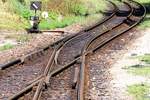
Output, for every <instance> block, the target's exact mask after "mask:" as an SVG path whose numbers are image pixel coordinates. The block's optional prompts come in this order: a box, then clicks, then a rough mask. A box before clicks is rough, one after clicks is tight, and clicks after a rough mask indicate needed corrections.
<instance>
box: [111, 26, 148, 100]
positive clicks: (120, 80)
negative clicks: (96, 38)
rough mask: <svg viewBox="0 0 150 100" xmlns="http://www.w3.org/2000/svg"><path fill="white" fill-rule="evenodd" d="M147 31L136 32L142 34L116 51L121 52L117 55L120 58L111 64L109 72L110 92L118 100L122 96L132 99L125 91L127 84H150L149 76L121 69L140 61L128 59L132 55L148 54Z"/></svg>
mask: <svg viewBox="0 0 150 100" xmlns="http://www.w3.org/2000/svg"><path fill="white" fill-rule="evenodd" d="M149 33H150V29H146V30H143V31H140V32H138V33H136V34H142V36H141V37H139V38H137V39H136V40H135V41H134V42H133V43H132V44H131V45H130V46H129V48H128V49H126V50H123V51H118V53H119V52H120V53H121V55H119V58H120V59H118V60H117V61H116V63H114V64H113V65H112V68H111V69H110V72H111V74H112V78H113V79H112V81H111V84H112V94H113V95H114V96H115V97H116V98H120V99H119V100H126V99H124V98H128V100H134V98H133V97H131V96H130V95H129V94H128V93H127V86H129V85H133V84H140V83H145V82H146V83H148V84H150V78H147V77H143V76H137V75H133V74H129V73H128V72H127V71H126V70H124V69H123V68H124V67H125V66H131V65H136V64H139V63H140V62H139V61H137V60H136V59H130V57H131V56H132V55H144V54H150V44H149V41H150V34H149ZM120 53H119V54H120ZM116 100H118V99H116Z"/></svg>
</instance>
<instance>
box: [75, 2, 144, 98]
mask: <svg viewBox="0 0 150 100" xmlns="http://www.w3.org/2000/svg"><path fill="white" fill-rule="evenodd" d="M133 2H134V1H132V3H133ZM136 3H137V2H136ZM138 4H139V3H138ZM139 5H140V6H142V5H141V4H139ZM142 7H143V10H144V11H143V16H141V19H139V21H137V22H136V23H135V24H133V25H132V26H130V27H129V28H128V29H126V30H124V31H122V32H120V33H119V34H116V35H115V36H113V37H111V38H109V39H107V40H105V41H103V42H102V43H100V45H98V46H97V47H96V48H94V49H93V50H90V51H88V47H89V46H90V44H91V43H92V42H93V41H94V40H95V39H97V38H98V37H99V36H98V37H95V38H93V39H91V41H89V43H87V45H85V48H84V49H83V53H82V54H83V57H82V65H81V71H80V83H79V88H78V96H77V98H78V100H84V77H85V74H84V73H85V61H86V56H87V55H88V54H89V53H87V51H88V52H90V53H91V52H95V51H96V50H98V49H99V48H101V47H103V46H104V45H106V44H107V43H108V42H110V41H111V40H113V39H114V38H116V37H118V36H120V35H121V34H123V33H125V32H127V31H129V30H130V29H131V28H133V27H134V26H136V25H137V24H138V23H139V22H140V21H141V20H142V19H143V18H144V17H145V15H146V9H145V7H144V6H142ZM84 52H86V54H85V53H84Z"/></svg>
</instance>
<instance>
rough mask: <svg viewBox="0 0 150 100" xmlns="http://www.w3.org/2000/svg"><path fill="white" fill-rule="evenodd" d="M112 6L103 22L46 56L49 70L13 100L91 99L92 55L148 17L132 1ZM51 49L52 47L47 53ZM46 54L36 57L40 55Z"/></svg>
mask: <svg viewBox="0 0 150 100" xmlns="http://www.w3.org/2000/svg"><path fill="white" fill-rule="evenodd" d="M109 2H110V1H109ZM110 3H111V4H112V5H113V6H114V10H113V11H112V12H111V13H110V15H109V16H108V17H106V18H105V19H104V20H103V21H102V22H99V23H97V24H95V25H93V26H92V27H89V28H87V29H85V30H83V31H81V32H79V33H77V34H75V35H72V36H69V37H67V38H65V39H62V40H60V41H58V42H56V43H55V44H53V45H52V47H53V48H52V50H50V51H52V52H48V53H46V54H45V55H46V58H43V59H47V61H45V62H44V64H43V65H42V66H46V67H44V70H43V71H41V72H42V73H39V75H38V77H37V78H36V79H35V80H32V81H30V82H29V83H28V84H26V85H27V86H26V87H25V88H24V89H23V90H21V91H19V92H18V93H16V94H14V95H13V96H11V97H10V98H9V100H16V99H25V100H27V99H32V100H47V99H57V100H58V99H63V100H76V99H77V100H85V99H90V98H88V97H87V96H86V94H88V93H87V91H88V89H89V90H90V88H89V86H88V84H86V82H87V81H88V80H89V81H90V79H88V78H87V77H86V76H87V74H89V75H88V76H90V73H91V72H88V71H87V70H86V69H87V68H86V66H87V65H90V62H87V58H88V56H89V54H90V55H91V54H94V53H95V52H96V51H97V50H99V49H101V48H102V47H103V46H104V45H106V44H107V43H109V42H110V41H112V40H113V39H115V38H116V37H118V36H120V35H122V34H123V33H125V32H127V31H128V30H130V29H131V28H133V27H134V26H136V25H137V24H138V23H139V22H140V21H141V20H142V19H143V18H144V17H145V14H146V9H145V7H143V6H142V5H141V4H139V3H137V2H134V1H131V0H130V1H126V2H121V3H120V6H116V5H115V4H114V3H112V2H110ZM47 49H50V47H46V48H44V49H43V50H47ZM43 50H41V51H38V52H36V53H33V54H32V55H34V54H37V53H38V54H39V53H41V52H42V51H43ZM43 59H41V60H43ZM23 61H24V60H23ZM18 62H21V61H20V60H18ZM41 62H42V61H41ZM42 63H43V62H42ZM45 63H46V65H45ZM8 65H12V64H8ZM19 66H20V65H19ZM4 67H5V66H4ZM6 67H7V66H6ZM29 97H30V98H29Z"/></svg>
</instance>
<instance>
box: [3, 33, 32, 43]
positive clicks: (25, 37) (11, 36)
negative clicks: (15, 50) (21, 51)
mask: <svg viewBox="0 0 150 100" xmlns="http://www.w3.org/2000/svg"><path fill="white" fill-rule="evenodd" d="M5 38H6V39H8V38H9V39H15V40H16V41H17V42H21V43H23V42H27V41H29V40H30V39H32V35H30V34H9V35H7V36H5Z"/></svg>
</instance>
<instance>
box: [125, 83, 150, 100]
mask: <svg viewBox="0 0 150 100" xmlns="http://www.w3.org/2000/svg"><path fill="white" fill-rule="evenodd" d="M127 91H128V93H129V94H131V95H132V96H134V98H135V99H136V100H150V98H148V97H147V95H148V94H149V93H150V86H149V85H147V84H135V85H131V86H128V87H127Z"/></svg>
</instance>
